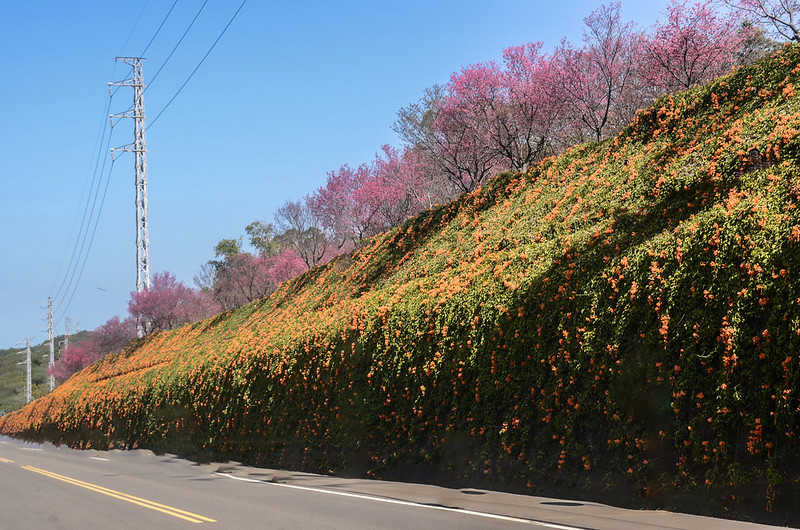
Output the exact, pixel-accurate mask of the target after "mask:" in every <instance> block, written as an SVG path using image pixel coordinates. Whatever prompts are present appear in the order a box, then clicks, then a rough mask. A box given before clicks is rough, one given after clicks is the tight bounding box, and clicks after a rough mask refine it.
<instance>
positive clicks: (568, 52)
mask: <svg viewBox="0 0 800 530" xmlns="http://www.w3.org/2000/svg"><path fill="white" fill-rule="evenodd" d="M620 9H621V5H620V3H619V2H613V3H611V4H608V5H603V6H601V7H600V8H599V9H597V10H596V11H594V12H592V13H591V14H590V15H589V16H588V17H586V18H585V19H584V23H585V28H584V34H583V44H584V45H583V47H582V48H576V47H574V46H573V45H572V44H570V43H569V42H567V41H566V40H564V41H562V43H561V45H560V46H559V48H558V49H557V51H556V61H557V64H558V73H557V74H556V75H557V80H558V83H557V85H558V87H559V93H560V94H561V96H562V97H563V100H564V103H565V106H566V108H567V111H568V113H569V114H570V122H571V125H572V128H573V131H574V134H575V140H576V141H585V140H588V139H592V140H602V139H603V138H605V137H607V136H609V135H610V134H611V133H614V132H616V130H615V129H616V128H619V127H620V122H621V120H619V119H617V117H616V115H615V113H616V112H617V111H618V108H619V107H618V104H619V102H621V101H624V100H627V99H630V98H631V95H630V94H629V93H630V92H631V91H632V90H635V89H636V87H637V84H636V83H635V80H636V77H637V73H638V71H639V70H638V67H637V62H636V60H637V58H638V57H639V54H640V51H639V49H638V48H637V45H638V44H639V43H640V42H641V39H640V37H639V32H638V31H637V29H636V27H635V25H634V24H633V23H630V22H628V23H625V22H623V21H622V17H621V13H620ZM614 125H616V127H614V128H611V129H610V130H609V128H610V127H612V126H614Z"/></svg>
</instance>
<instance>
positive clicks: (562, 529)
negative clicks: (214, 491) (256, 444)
mask: <svg viewBox="0 0 800 530" xmlns="http://www.w3.org/2000/svg"><path fill="white" fill-rule="evenodd" d="M214 474H215V475H219V476H221V477H228V478H231V479H233V480H241V481H243V482H256V483H259V484H268V485H270V486H281V487H284V488H291V489H297V490H303V491H314V492H317V493H327V494H330V495H339V496H342V497H351V498H354V499H364V500H369V501H376V502H385V503H388V504H399V505H401V506H413V507H416V508H429V509H432V510H443V511H446V512H455V513H463V514H466V515H474V516H477V517H486V518H488V519H498V520H500V521H510V522H513V523H523V524H529V525H533V526H541V527H544V528H553V529H555V530H584V529H583V528H581V527H578V526H565V525H560V524H556V523H546V522H544V521H534V520H532V519H522V518H520V517H511V516H508V515H497V514H493V513H486V512H475V511H472V510H462V509H458V508H448V507H447V506H432V505H430V504H421V503H418V502H412V501H401V500H397V499H387V498H383V497H373V496H371V495H362V494H360V493H349V492H346V491H332V490H326V489H322V488H311V487H308V486H295V485H294V484H282V483H280V482H270V481H266V480H256V479H252V478H244V477H237V476H235V475H230V474H228V473H214Z"/></svg>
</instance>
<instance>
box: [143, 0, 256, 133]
mask: <svg viewBox="0 0 800 530" xmlns="http://www.w3.org/2000/svg"><path fill="white" fill-rule="evenodd" d="M246 3H247V0H243V1H242V3H241V5H239V9H237V10H236V12H235V13H234V14H233V16H232V17H231V19H230V20H229V21H228V23H227V24H226V25H225V27H224V28H223V29H222V32H221V33H220V34H219V36H218V37H217V40H215V41H214V44H212V45H211V47H210V48H209V49H208V51H207V52H206V54H205V55H204V56H203V58H202V59H200V62H199V63H198V64H197V66H195V68H194V70H192V73H191V74H189V77H187V78H186V81H184V82H183V84H182V85H181V87H180V88H179V89H178V91H177V92H175V94H174V95H173V96H172V98H170V100H169V101H168V102H167V104H166V105H164V108H163V109H161V112H159V113H158V114H157V115H156V117H155V118H153V120H152V121H151V122H150V125H148V126H147V128H148V129H149V128H150V127H152V126H153V124H155V122H156V121H158V118H160V117H161V115H162V114H164V111H165V110H167V109H168V108H169V106H170V105H171V104H172V102H173V101H175V98H177V97H178V94H180V93H181V91H182V90H183V89H184V87H185V86H186V85H187V84H188V83H189V81H190V80H191V79H192V77H193V76H194V74H195V73H196V72H197V70H199V69H200V67H201V66H202V65H203V62H205V60H206V58H207V57H208V56H209V55H210V54H211V52H212V51H213V50H214V47H216V45H217V43H218V42H219V41H220V39H222V36H223V35H225V32H226V31H228V28H229V27H230V26H231V24H233V21H234V20H235V19H236V16H237V15H238V14H239V11H241V10H242V8H243V7H244V5H245V4H246Z"/></svg>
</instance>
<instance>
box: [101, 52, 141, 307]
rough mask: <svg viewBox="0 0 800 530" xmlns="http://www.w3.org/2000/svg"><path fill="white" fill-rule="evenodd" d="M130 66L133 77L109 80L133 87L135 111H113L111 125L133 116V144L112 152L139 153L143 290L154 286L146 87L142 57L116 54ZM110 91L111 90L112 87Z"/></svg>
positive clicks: (138, 247) (136, 162) (138, 233)
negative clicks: (151, 259)
mask: <svg viewBox="0 0 800 530" xmlns="http://www.w3.org/2000/svg"><path fill="white" fill-rule="evenodd" d="M115 59H116V60H117V61H122V62H124V63H125V64H127V65H130V66H131V68H132V69H133V70H132V74H133V76H132V77H130V78H128V79H125V80H124V81H118V82H115V83H109V86H129V87H133V110H128V111H125V112H123V113H121V114H112V115H111V116H110V118H111V125H112V126H113V125H114V118H133V124H134V125H133V143H132V144H128V145H125V146H122V147H117V148H115V149H112V150H111V151H112V152H114V151H122V152H132V153H134V155H135V160H134V165H135V169H136V292H137V293H141V292H142V291H144V290H147V289H150V234H149V229H148V225H147V217H148V216H147V145H146V142H145V126H144V120H145V114H144V89H145V84H144V81H143V77H142V61H144V58H142V57H116V58H115ZM109 90H110V89H109ZM112 156H113V154H112Z"/></svg>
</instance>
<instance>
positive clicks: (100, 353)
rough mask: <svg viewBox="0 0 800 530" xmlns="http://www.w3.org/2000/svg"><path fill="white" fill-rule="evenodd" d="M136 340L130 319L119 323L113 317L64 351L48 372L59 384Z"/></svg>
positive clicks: (133, 325) (133, 323) (134, 326)
mask: <svg viewBox="0 0 800 530" xmlns="http://www.w3.org/2000/svg"><path fill="white" fill-rule="evenodd" d="M134 338H136V324H135V322H134V320H133V319H132V318H127V319H125V320H122V321H120V319H119V317H116V316H115V317H113V318H111V319H110V320H108V321H107V322H106V323H105V324H103V325H101V326H99V327H98V328H97V329H95V330H93V331H90V332H89V337H88V338H87V339H86V340H84V341H81V342H78V343H75V344H71V345H70V346H68V347H67V348H65V349H64V351H63V352H62V354H61V356H60V357H59V359H58V361H57V362H56V363H55V364H54V365H53V368H52V369H50V370H49V372H48V374H49V375H52V376H53V377H55V378H56V380H57V381H59V382H64V381H66V380H67V379H69V378H70V376H71V375H72V374H74V373H75V372H78V371H80V370H82V369H84V368H86V367H87V366H89V365H90V364H92V363H94V362H95V361H98V360H100V359H102V358H103V357H105V356H106V355H108V354H109V353H112V352H118V351H120V350H122V348H123V347H124V346H125V345H126V344H128V343H129V342H130V341H131V340H133V339H134Z"/></svg>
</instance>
